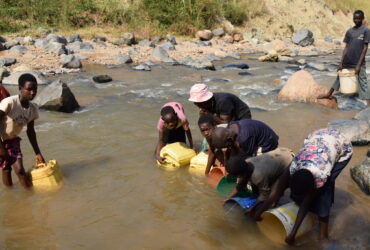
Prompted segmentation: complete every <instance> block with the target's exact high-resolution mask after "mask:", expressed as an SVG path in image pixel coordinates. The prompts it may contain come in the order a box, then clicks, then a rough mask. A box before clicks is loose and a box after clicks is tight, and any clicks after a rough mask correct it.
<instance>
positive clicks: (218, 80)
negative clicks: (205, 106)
mask: <svg viewBox="0 0 370 250" xmlns="http://www.w3.org/2000/svg"><path fill="white" fill-rule="evenodd" d="M204 82H215V83H227V82H231V81H230V80H229V79H223V78H206V79H204Z"/></svg>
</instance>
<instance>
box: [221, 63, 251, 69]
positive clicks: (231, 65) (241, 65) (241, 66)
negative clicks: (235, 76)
mask: <svg viewBox="0 0 370 250" xmlns="http://www.w3.org/2000/svg"><path fill="white" fill-rule="evenodd" d="M222 68H224V69H226V68H236V69H249V66H248V64H246V63H241V62H235V63H228V64H225V65H224V66H222Z"/></svg>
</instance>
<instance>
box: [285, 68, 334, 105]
mask: <svg viewBox="0 0 370 250" xmlns="http://www.w3.org/2000/svg"><path fill="white" fill-rule="evenodd" d="M328 91H329V90H328V89H326V88H324V87H322V86H320V85H319V84H317V83H316V81H315V80H314V79H313V77H312V75H311V74H310V73H308V72H307V71H305V70H300V71H297V72H295V73H294V74H293V75H291V76H290V77H289V79H288V82H287V83H286V84H285V85H284V87H283V88H282V89H281V90H280V92H279V94H278V100H280V101H293V102H306V103H318V104H321V105H324V106H327V107H330V108H337V103H336V102H335V100H328V99H317V97H318V96H319V95H321V94H326V93H327V92H328Z"/></svg>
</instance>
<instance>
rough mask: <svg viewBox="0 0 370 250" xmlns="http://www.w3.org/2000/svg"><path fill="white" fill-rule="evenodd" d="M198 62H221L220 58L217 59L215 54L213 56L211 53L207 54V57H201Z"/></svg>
mask: <svg viewBox="0 0 370 250" xmlns="http://www.w3.org/2000/svg"><path fill="white" fill-rule="evenodd" d="M199 60H201V61H211V62H213V61H220V60H221V58H220V57H218V56H216V55H215V54H213V53H210V54H207V55H204V56H202V57H201V58H200V59H199Z"/></svg>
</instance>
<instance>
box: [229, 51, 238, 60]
mask: <svg viewBox="0 0 370 250" xmlns="http://www.w3.org/2000/svg"><path fill="white" fill-rule="evenodd" d="M226 58H232V59H237V60H239V59H240V58H241V55H240V54H239V53H237V52H234V53H231V54H229V55H227V56H226Z"/></svg>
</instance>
